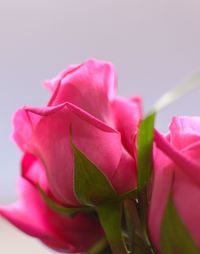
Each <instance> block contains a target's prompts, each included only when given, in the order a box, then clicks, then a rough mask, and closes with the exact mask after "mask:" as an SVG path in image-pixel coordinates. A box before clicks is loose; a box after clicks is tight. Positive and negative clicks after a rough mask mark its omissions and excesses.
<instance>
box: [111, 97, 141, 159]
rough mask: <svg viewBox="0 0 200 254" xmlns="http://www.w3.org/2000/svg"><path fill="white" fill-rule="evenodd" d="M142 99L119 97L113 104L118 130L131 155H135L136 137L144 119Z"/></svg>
mask: <svg viewBox="0 0 200 254" xmlns="http://www.w3.org/2000/svg"><path fill="white" fill-rule="evenodd" d="M141 104H142V103H141V99H140V97H133V98H131V99H129V100H128V99H125V98H121V97H117V98H116V99H114V100H113V102H112V110H113V115H114V121H115V126H116V129H117V130H118V131H119V132H120V133H121V135H122V142H123V145H124V147H125V148H126V149H127V151H129V153H130V154H131V155H133V153H134V146H135V135H136V131H137V129H138V124H139V121H140V120H141V118H142V106H141Z"/></svg>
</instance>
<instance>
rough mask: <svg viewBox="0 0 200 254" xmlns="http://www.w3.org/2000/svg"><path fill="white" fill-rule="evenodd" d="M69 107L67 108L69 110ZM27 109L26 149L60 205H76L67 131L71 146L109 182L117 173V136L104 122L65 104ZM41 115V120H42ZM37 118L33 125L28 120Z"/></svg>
mask: <svg viewBox="0 0 200 254" xmlns="http://www.w3.org/2000/svg"><path fill="white" fill-rule="evenodd" d="M68 106H69V107H68ZM50 108H51V107H48V108H47V110H46V111H45V108H42V109H35V112H34V109H33V108H31V109H28V108H27V109H26V114H27V115H28V119H29V121H27V122H26V124H28V125H31V126H32V130H33V133H32V137H31V138H30V139H29V140H27V144H26V149H27V151H28V152H29V153H31V154H34V155H35V156H36V157H38V158H40V160H41V161H42V163H43V165H44V167H45V169H46V173H47V177H48V182H49V188H50V190H51V192H52V193H53V195H54V196H55V198H56V199H57V200H58V201H60V202H61V203H63V204H69V205H77V204H78V202H77V200H76V198H75V195H74V190H73V155H72V150H71V147H70V139H69V130H70V127H71V128H72V132H73V142H74V143H75V144H76V146H77V147H78V148H79V149H80V150H81V151H82V152H83V153H84V154H85V155H86V156H87V157H88V159H89V160H91V161H92V162H93V163H94V164H95V165H96V166H97V167H98V168H99V169H100V170H102V171H103V172H104V173H105V175H106V176H107V177H108V178H109V179H111V177H112V176H113V174H114V173H115V171H116V170H117V167H118V164H119V161H120V158H121V153H122V146H121V138H120V134H119V133H118V132H116V131H115V130H113V129H111V128H110V127H109V126H107V125H105V124H104V123H103V122H100V121H99V120H97V119H95V118H94V117H92V116H90V115H89V114H88V113H86V112H84V111H82V110H79V109H78V108H77V107H75V106H73V105H71V104H70V105H69V103H66V104H65V105H62V107H61V106H60V105H59V106H57V107H52V111H51V110H50ZM39 114H42V115H44V116H41V115H39ZM35 115H36V116H37V117H38V118H40V120H39V121H37V123H36V125H34V122H33V123H32V122H31V119H32V117H33V119H35V118H36V116H35Z"/></svg>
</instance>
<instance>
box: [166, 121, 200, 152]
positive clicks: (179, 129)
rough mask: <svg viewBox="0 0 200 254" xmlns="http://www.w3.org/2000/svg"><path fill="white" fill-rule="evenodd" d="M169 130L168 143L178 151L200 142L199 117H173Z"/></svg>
mask: <svg viewBox="0 0 200 254" xmlns="http://www.w3.org/2000/svg"><path fill="white" fill-rule="evenodd" d="M169 129H170V142H171V143H172V145H173V146H175V147H176V148H178V149H183V148H185V147H187V146H189V145H190V144H192V143H194V142H196V141H200V117H187V116H185V117H173V119H172V122H171V123H170V125H169Z"/></svg>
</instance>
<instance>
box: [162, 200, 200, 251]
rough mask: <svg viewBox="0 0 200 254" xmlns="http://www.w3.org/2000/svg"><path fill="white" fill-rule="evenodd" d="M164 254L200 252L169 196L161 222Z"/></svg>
mask: <svg viewBox="0 0 200 254" xmlns="http://www.w3.org/2000/svg"><path fill="white" fill-rule="evenodd" d="M161 253H162V254H199V253H200V249H199V248H198V247H197V245H196V243H195V242H194V241H193V239H192V237H191V235H190V233H189V232H188V230H187V228H186V226H185V225H184V224H183V222H182V221H181V219H180V217H179V215H178V213H177V211H176V208H175V206H174V204H173V201H172V198H171V197H169V199H168V202H167V205H166V208H165V212H164V215H163V219H162V224H161Z"/></svg>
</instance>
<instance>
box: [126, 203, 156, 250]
mask: <svg viewBox="0 0 200 254" xmlns="http://www.w3.org/2000/svg"><path fill="white" fill-rule="evenodd" d="M124 209H125V219H126V227H127V231H128V236H129V237H128V238H129V239H128V240H129V248H130V251H131V253H134V254H152V249H151V246H150V245H149V242H148V241H146V239H145V237H144V235H143V230H142V224H141V222H140V218H139V214H138V208H137V204H136V203H135V201H134V200H124Z"/></svg>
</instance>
